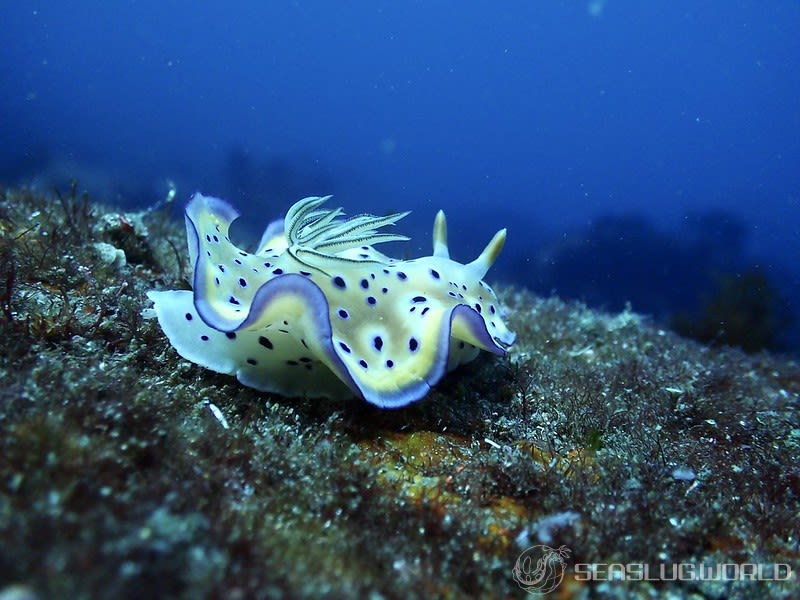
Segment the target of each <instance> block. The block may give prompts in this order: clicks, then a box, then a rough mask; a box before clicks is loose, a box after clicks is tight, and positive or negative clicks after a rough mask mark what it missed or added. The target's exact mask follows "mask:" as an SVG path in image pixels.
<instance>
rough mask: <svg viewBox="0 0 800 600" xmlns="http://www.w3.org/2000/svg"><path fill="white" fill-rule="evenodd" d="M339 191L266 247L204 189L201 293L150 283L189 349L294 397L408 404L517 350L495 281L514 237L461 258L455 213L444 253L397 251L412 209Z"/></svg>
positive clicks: (198, 253)
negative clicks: (386, 247)
mask: <svg viewBox="0 0 800 600" xmlns="http://www.w3.org/2000/svg"><path fill="white" fill-rule="evenodd" d="M329 198H330V196H325V197H317V196H314V197H309V198H304V199H303V200H300V201H299V202H297V203H296V204H294V205H293V206H292V207H291V208H290V209H289V211H288V213H287V214H286V218H285V219H284V220H283V221H276V222H273V223H272V224H270V225H269V227H267V229H266V231H265V232H264V235H263V236H262V238H261V241H260V243H259V246H258V249H257V250H256V251H255V252H254V253H249V252H245V251H243V250H241V249H239V248H238V247H236V246H235V245H234V244H233V243H232V242H231V240H230V238H229V236H228V229H229V227H230V225H231V223H232V222H233V221H234V220H235V219H236V218H237V217H238V216H239V213H238V212H237V211H236V210H235V209H234V208H233V207H232V206H231V205H229V204H228V203H227V202H225V201H223V200H220V199H218V198H212V197H208V196H203V195H202V194H200V193H197V194H195V195H194V196H193V197H192V199H191V201H190V202H189V204H188V205H187V207H186V235H187V237H188V241H189V257H190V261H191V265H192V266H193V282H192V287H193V291H159V292H156V291H153V292H150V293H149V294H148V296H149V298H150V299H151V300H152V301H153V302H154V304H155V312H156V316H157V317H158V322H159V324H160V325H161V328H162V329H163V331H164V333H165V334H166V336H167V337H168V338H169V341H170V343H171V344H172V345H173V346H174V348H175V349H176V350H177V352H178V354H180V355H181V356H183V357H184V358H186V359H188V360H190V361H192V362H194V363H197V364H199V365H202V366H203V367H206V368H208V369H211V370H213V371H217V372H220V373H227V374H231V375H236V377H237V378H238V379H239V381H240V382H241V383H243V384H244V385H246V386H250V387H253V388H256V389H258V390H262V391H265V392H272V393H277V394H281V395H283V396H307V397H327V398H343V397H352V396H360V397H362V398H364V399H365V400H367V401H368V402H371V403H372V404H375V405H377V406H380V407H384V408H398V407H401V406H405V405H407V404H409V403H411V402H415V401H417V400H420V399H421V398H423V397H424V396H425V395H426V394H427V393H428V391H429V390H430V389H431V386H433V385H435V384H436V383H437V382H438V381H439V380H440V379H441V378H442V376H443V375H444V374H445V372H447V371H449V370H451V369H453V368H455V367H457V366H458V365H460V364H462V363H465V362H467V361H470V360H472V359H474V358H475V357H476V356H477V355H478V352H479V350H487V351H489V352H492V353H494V354H497V355H501V356H503V355H505V353H506V350H507V349H508V347H509V346H511V345H512V344H513V343H514V339H515V335H514V334H513V333H512V332H511V331H509V329H508V328H507V327H506V325H505V323H504V322H503V319H502V316H501V311H500V305H499V302H498V300H497V296H496V295H495V293H494V292H493V291H492V288H491V287H489V286H488V285H487V284H486V283H485V282H484V281H482V279H483V277H484V275H485V274H486V272H487V270H488V269H489V267H490V266H491V265H492V264H493V263H494V261H495V260H496V259H497V256H498V255H499V253H500V250H501V249H502V247H503V243H504V242H505V238H506V231H505V229H503V230H500V231H498V232H497V233H496V234H495V236H494V237H493V238H492V240H491V241H490V242H489V244H488V245H487V246H486V248H485V249H484V250H483V252H482V253H481V254H480V256H478V258H476V259H475V260H474V261H472V262H470V263H468V264H461V263H459V262H456V261H454V260H451V259H450V254H449V251H448V247H447V227H446V223H445V217H444V213H443V212H442V211H439V213H438V214H437V215H436V219H435V221H434V226H433V255H432V256H425V257H421V258H417V259H414V260H398V259H393V258H389V257H388V256H386V255H384V254H382V253H380V252H378V251H377V250H375V249H374V248H373V246H374V245H376V244H379V243H383V242H390V241H402V240H407V239H408V238H407V237H405V236H402V235H398V234H393V233H386V232H384V231H380V230H381V229H382V228H384V227H387V226H393V225H394V224H395V223H397V221H399V220H400V219H402V218H403V217H405V216H406V215H407V214H408V213H396V214H390V215H388V216H384V217H379V216H374V215H369V214H363V215H358V216H355V217H351V218H344V216H343V215H344V213H343V212H342V209H341V208H336V209H332V210H330V209H325V208H322V205H323V203H325V202H326V201H327V200H328V199H329Z"/></svg>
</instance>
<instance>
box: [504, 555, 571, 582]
mask: <svg viewBox="0 0 800 600" xmlns="http://www.w3.org/2000/svg"><path fill="white" fill-rule="evenodd" d="M570 552H571V551H570V549H569V548H567V547H566V546H561V547H560V548H558V549H556V548H551V547H550V546H543V545H542V546H531V547H530V548H528V549H527V550H525V552H523V553H522V554H520V555H519V558H518V559H517V562H516V564H515V565H514V569H513V573H514V581H516V582H517V584H518V585H519V587H521V588H522V589H523V590H525V591H526V592H528V593H529V594H548V593H550V592H552V591H553V590H554V589H556V588H557V587H558V586H559V585H560V584H561V581H562V580H563V579H564V569H565V568H566V566H567V562H566V559H567V558H568V557H569V554H570Z"/></svg>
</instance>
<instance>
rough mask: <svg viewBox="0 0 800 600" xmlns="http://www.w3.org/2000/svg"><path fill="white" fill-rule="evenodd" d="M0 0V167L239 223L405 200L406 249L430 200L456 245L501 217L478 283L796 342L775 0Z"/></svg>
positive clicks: (793, 231)
mask: <svg viewBox="0 0 800 600" xmlns="http://www.w3.org/2000/svg"><path fill="white" fill-rule="evenodd" d="M3 4H4V6H3V10H2V15H3V16H2V21H3V26H2V33H1V34H0V86H1V87H0V89H2V91H3V93H2V94H0V115H2V116H1V117H0V139H2V141H3V143H2V144H0V182H2V183H4V184H7V185H10V184H17V183H28V184H34V185H38V186H42V187H50V188H51V187H52V186H53V185H56V186H67V185H68V182H69V181H70V179H73V178H77V179H78V181H79V185H80V186H81V188H85V189H87V190H89V191H90V192H91V194H92V195H93V197H95V198H97V199H98V200H105V201H107V202H112V203H116V204H121V205H123V206H125V207H130V208H143V207H147V206H152V205H153V204H154V203H156V202H157V201H159V199H161V198H163V197H164V195H165V194H166V191H167V189H168V185H169V184H168V182H170V181H171V182H173V183H174V184H175V185H176V186H177V190H178V196H179V198H181V203H182V202H183V200H185V199H188V197H189V196H190V194H191V193H192V192H194V191H196V190H200V191H202V192H204V193H205V194H210V195H216V196H220V197H224V198H227V199H229V200H230V201H231V202H233V203H234V204H236V205H237V206H238V207H239V208H240V209H241V210H242V212H243V213H244V215H245V216H246V223H247V224H248V225H249V224H252V232H250V235H252V236H254V237H256V236H257V235H258V233H259V232H258V231H257V227H258V226H260V225H261V224H264V225H266V223H267V221H269V220H270V219H272V218H275V217H278V216H281V215H282V214H283V213H284V212H285V210H286V208H287V207H288V206H289V205H291V204H292V203H293V202H294V201H295V200H297V199H299V198H301V197H303V196H308V195H321V194H329V193H332V194H335V195H336V198H335V201H336V202H337V204H340V205H342V206H344V207H345V208H346V209H347V211H348V212H349V213H355V212H360V211H369V212H373V213H378V214H380V213H385V212H387V211H394V210H405V209H411V210H413V214H412V215H411V216H410V217H408V218H407V219H406V220H405V221H404V222H403V223H402V224H401V227H400V229H401V230H402V231H403V232H404V233H407V234H410V235H412V236H413V240H412V241H411V242H409V243H408V245H407V247H406V249H405V250H401V252H405V253H406V254H407V255H410V256H413V255H418V254H421V253H423V252H424V253H429V252H430V246H429V244H430V226H431V223H432V219H433V216H434V214H435V212H436V210H437V209H438V208H440V207H441V208H444V209H445V211H446V212H447V216H448V221H449V225H450V247H451V252H452V254H453V256H454V258H456V259H460V260H462V261H467V260H470V259H472V258H474V255H475V254H477V253H478V252H479V251H480V249H481V248H482V246H483V245H484V244H485V243H486V242H487V241H488V240H489V238H490V237H491V235H492V234H493V233H494V231H495V230H496V229H498V228H500V227H508V230H509V231H508V236H509V237H508V243H507V246H506V249H505V250H504V252H503V255H502V256H501V257H500V260H499V261H498V264H497V265H496V266H495V267H494V269H493V270H492V271H491V272H490V277H489V278H490V280H491V281H510V282H514V283H517V284H519V285H523V286H526V287H528V288H530V289H532V290H534V291H535V292H537V293H539V294H545V295H547V294H550V293H555V294H557V295H559V296H561V297H563V298H567V299H578V300H582V301H585V302H587V303H589V304H590V305H592V306H597V307H600V308H605V309H608V310H620V309H622V308H623V307H624V306H625V304H626V302H630V304H631V306H632V308H633V310H635V311H637V312H642V313H645V314H649V315H652V316H653V317H654V318H655V319H657V320H658V321H659V322H663V323H665V324H667V325H669V324H670V323H675V322H676V319H684V321H685V322H687V321H686V320H688V322H693V323H695V324H696V323H698V322H700V321H703V320H704V319H705V321H709V320H710V322H711V323H712V325H713V323H719V333H718V335H717V334H714V333H713V331H712V333H711V334H710V336H709V335H706V336H705V337H706V339H709V337H710V339H711V341H715V336H716V339H717V340H721V341H726V338H725V337H724V334H723V333H722V332H723V330H725V329H726V328H727V327H728V326H729V325H730V323H732V321H733V319H735V318H737V317H742V318H749V319H753V320H754V322H762V321H768V323H769V326H770V327H771V329H770V330H769V331H770V337H769V339H768V340H765V341H764V343H763V347H767V348H770V349H773V350H778V351H784V350H788V351H792V350H794V351H797V348H800V342H798V339H800V336H799V335H798V333H797V332H798V330H799V329H800V327H799V326H798V321H800V265H799V264H798V256H799V255H800V252H799V250H800V68H798V65H800V35H798V31H800V3H798V2H795V1H793V0H773V1H764V0H745V1H742V0H724V1H723V0H709V1H706V2H696V1H685V2H684V1H680V0H679V1H658V0H652V1H646V2H645V1H642V0H588V1H587V0H580V1H578V0H576V1H556V0H526V1H522V0H508V1H502V2H499V1H493V2H488V1H487V2H484V1H461V2H443V1H435V0H428V1H425V2H422V1H410V0H409V1H402V2H401V1H393V2H388V1H380V0H368V1H367V0H358V1H357V0H354V1H351V2H334V1H323V0H319V1H303V0H298V1H295V2H284V1H277V0H272V1H266V2H263V1H262V2H238V3H235V2H177V1H159V2H155V1H123V0H119V1H115V2H99V1H98V2H95V1H88V0H85V1H78V2H64V1H50V2H37V1H31V2H4V3H3ZM178 210H179V207H176V212H178ZM257 224H258V225H257ZM247 229H248V228H247V227H245V228H244V229H243V233H242V235H247V234H248V232H247V231H246V230H247ZM715 311H716V312H715ZM726 311H727V312H726ZM737 311H738V312H737ZM712 329H713V327H712ZM733 342H734V343H735V342H736V340H733Z"/></svg>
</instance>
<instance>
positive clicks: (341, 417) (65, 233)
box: [0, 189, 800, 599]
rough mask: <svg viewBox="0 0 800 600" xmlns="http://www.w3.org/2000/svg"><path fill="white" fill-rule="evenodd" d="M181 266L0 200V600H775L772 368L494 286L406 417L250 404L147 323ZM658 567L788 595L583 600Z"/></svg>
mask: <svg viewBox="0 0 800 600" xmlns="http://www.w3.org/2000/svg"><path fill="white" fill-rule="evenodd" d="M183 238H184V231H183V226H182V224H181V223H180V222H179V221H177V220H173V219H170V218H168V217H167V215H165V214H162V213H155V212H152V211H151V212H142V213H138V214H133V215H131V214H128V213H120V212H119V211H109V210H106V209H104V208H103V207H101V206H99V205H96V204H93V203H91V202H89V201H88V200H87V199H85V198H83V197H79V196H78V195H77V194H75V193H74V191H73V193H72V194H66V195H65V196H62V197H58V196H49V195H42V194H37V193H33V192H31V191H29V190H24V189H14V190H7V191H5V192H3V194H2V197H0V309H1V310H0V335H2V340H3V342H2V353H0V377H1V378H2V382H3V385H2V388H1V389H0V428H2V435H0V542H1V543H0V596H1V597H26V598H121V597H123V598H124V597H132V598H133V597H136V598H144V597H153V598H155V597H160V598H170V597H179V598H201V597H215V598H231V599H232V598H273V597H321V596H328V597H372V598H401V597H402V598H415V597H418V598H422V597H425V598H427V597H445V598H464V597H525V592H524V591H523V590H522V589H520V586H519V585H518V583H517V581H516V580H515V579H514V575H515V574H514V572H513V571H512V569H513V568H514V566H515V564H516V563H517V561H518V559H519V558H520V556H521V555H522V556H524V554H523V553H524V551H526V549H528V548H530V547H533V546H542V545H546V546H548V547H552V548H554V549H558V550H561V552H562V554H561V555H563V556H567V557H568V558H567V559H566V567H565V568H564V573H563V575H564V578H563V582H562V583H561V584H560V586H559V587H558V593H560V594H561V597H583V596H584V595H586V594H588V593H590V592H591V593H593V594H594V595H595V596H596V597H620V598H621V597H630V596H632V595H636V596H640V597H652V596H657V595H662V596H663V595H671V596H672V597H690V596H692V595H694V596H696V597H725V596H728V597H733V596H749V597H756V596H757V597H789V596H791V595H793V594H797V593H798V591H799V590H800V588H798V581H797V578H796V574H795V573H796V571H797V569H798V564H797V540H798V536H800V525H799V524H798V523H799V520H798V514H799V512H798V511H800V503H798V496H799V495H800V469H799V468H798V460H797V457H798V455H800V452H799V450H800V422H799V421H800V419H799V418H798V410H797V409H798V395H799V394H800V368H798V365H797V364H796V363H794V362H792V361H789V360H785V359H782V358H780V357H776V356H771V355H768V354H757V355H754V356H747V355H745V354H744V353H742V352H740V351H738V350H731V349H709V348H707V347H704V346H701V345H699V344H697V343H695V342H690V341H687V340H684V339H681V338H679V337H677V336H676V335H674V334H673V333H671V332H669V331H665V330H661V329H658V328H657V327H654V326H652V325H651V324H650V323H649V322H648V320H647V319H646V318H644V317H642V316H639V315H637V314H635V313H633V312H631V311H625V312H623V313H621V314H617V315H608V314H603V313H598V312H594V311H590V310H588V309H586V308H585V307H584V306H582V305H579V304H574V303H572V304H571V303H565V302H562V301H561V300H559V299H557V298H549V299H542V298H537V297H535V296H533V295H531V294H530V293H528V292H525V291H523V290H517V289H513V288H510V287H501V286H498V290H497V291H498V292H499V294H500V296H501V299H502V300H503V301H504V302H505V304H506V307H507V309H508V316H509V320H510V323H511V327H512V329H514V330H516V332H517V333H518V344H517V346H516V347H515V348H514V349H513V350H512V351H511V353H510V356H509V358H507V359H503V360H501V359H496V358H489V357H483V358H482V359H481V360H480V361H479V362H478V363H476V364H474V365H471V366H470V367H469V368H467V369H462V370H459V371H456V372H454V373H452V374H450V375H449V376H447V377H446V378H445V379H444V380H443V381H442V383H441V384H440V385H439V386H438V387H437V388H436V389H435V390H434V391H433V392H432V393H431V394H430V395H429V396H428V397H427V398H426V399H425V400H423V401H422V402H420V403H418V404H415V405H413V406H411V407H408V408H406V409H403V410H399V411H381V410H378V409H376V408H374V407H371V406H368V405H367V404H366V403H364V402H363V401H358V400H351V401H343V402H330V401H318V400H317V401H311V400H304V399H287V398H281V397H276V396H270V395H266V394H260V393H258V392H256V391H254V390H251V389H248V388H244V387H242V386H240V385H239V384H238V383H237V382H236V381H235V379H233V378H231V377H227V376H222V375H216V374H214V373H211V372H209V371H206V370H204V369H202V368H200V367H197V366H195V365H192V364H190V363H188V362H187V361H185V360H183V359H181V358H180V357H179V356H178V355H177V354H176V353H175V351H174V350H173V349H172V347H171V346H170V345H169V343H168V342H167V340H166V338H165V337H164V336H163V334H162V333H161V330H160V329H159V327H158V325H157V323H156V322H155V320H154V319H151V318H147V316H148V312H147V309H148V308H149V304H148V301H147V300H146V296H145V294H146V292H147V291H149V290H151V289H161V288H169V289H175V288H176V287H177V288H186V287H187V286H188V284H187V282H186V280H185V277H186V276H187V267H188V257H187V256H186V255H185V254H184V252H185V251H184V239H183ZM112 249H113V250H112ZM101 250H102V251H101ZM117 250H119V251H120V252H121V253H122V255H120V254H118V253H117ZM120 256H124V257H125V260H124V261H123V260H121V258H120ZM143 315H144V316H143ZM675 563H684V564H691V565H716V564H723V563H727V564H743V563H748V564H761V565H765V567H764V568H765V569H769V568H771V567H772V565H775V564H778V565H788V566H789V568H791V569H792V570H793V571H792V577H791V578H786V580H785V581H783V580H780V581H771V582H769V581H753V580H747V579H743V580H736V581H700V580H698V579H697V578H696V577H695V580H693V581H642V580H638V581H637V580H634V576H633V575H631V574H630V573H628V575H627V576H626V577H622V579H624V580H615V581H603V580H602V579H609V578H611V579H613V577H612V576H613V575H614V573H615V571H614V569H613V568H612V569H610V570H609V567H608V565H614V564H617V565H623V567H624V565H631V564H632V565H642V564H646V565H651V567H650V568H651V569H656V570H657V569H658V568H659V566H660V565H672V564H675ZM587 564H595V565H596V567H595V570H594V573H595V574H596V577H595V580H590V581H586V579H587V578H586V577H585V576H582V575H581V574H582V573H584V572H585V571H584V570H582V568H581V567H580V565H587ZM604 565H605V566H604ZM780 568H783V567H779V569H780ZM609 573H611V575H609ZM620 573H622V574H623V575H624V570H623V571H619V570H617V572H616V575H617V576H619V575H620ZM764 573H765V574H768V573H772V571H770V570H767V571H764ZM785 573H786V571H785V570H784V571H780V570H779V572H778V574H779V575H781V574H785ZM598 579H600V580H598ZM617 579H619V577H617ZM639 579H642V578H639ZM777 579H784V577H783V576H782V575H781V576H780V577H778V578H777ZM15 594H16V595H15Z"/></svg>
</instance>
